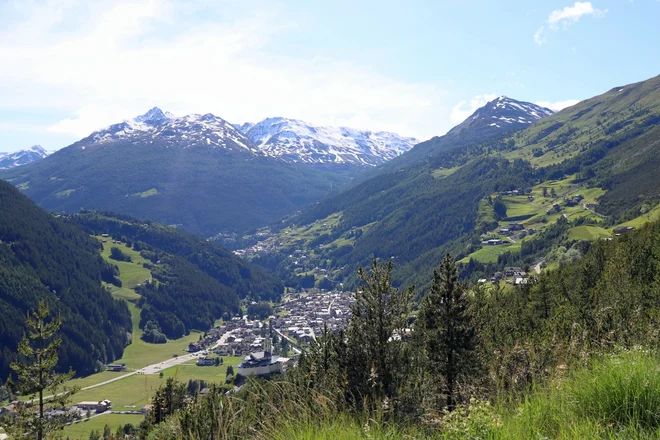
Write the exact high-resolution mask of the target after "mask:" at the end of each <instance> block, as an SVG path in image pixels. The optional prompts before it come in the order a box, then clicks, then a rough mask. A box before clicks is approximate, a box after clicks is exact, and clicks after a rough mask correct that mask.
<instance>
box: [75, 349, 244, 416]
mask: <svg viewBox="0 0 660 440" xmlns="http://www.w3.org/2000/svg"><path fill="white" fill-rule="evenodd" d="M222 360H223V365H220V366H217V367H215V366H209V367H198V366H197V365H194V364H183V365H178V366H176V367H171V368H168V369H166V370H164V371H163V377H162V378H161V377H160V375H159V374H134V375H132V376H128V377H126V378H124V379H121V380H118V381H115V382H111V383H109V384H106V385H102V386H99V387H96V388H92V389H90V390H85V391H79V392H78V393H76V394H75V395H74V396H73V398H72V401H71V403H76V402H81V401H87V400H103V399H108V400H110V401H112V409H113V411H129V410H135V409H137V410H139V409H140V408H142V407H143V406H144V405H146V404H147V403H148V402H149V399H150V398H151V396H152V395H153V393H154V392H155V391H156V390H157V389H158V387H160V386H161V385H162V384H164V383H165V381H166V380H167V378H168V377H174V378H176V379H177V380H178V381H181V382H188V380H190V379H201V380H205V381H207V382H215V383H224V381H225V377H226V375H227V367H228V366H229V365H232V366H234V367H235V366H237V365H238V364H239V363H240V362H241V360H242V357H234V356H229V357H224V358H222ZM100 374H107V373H100ZM113 374H115V375H121V374H122V373H113ZM94 376H99V375H94ZM92 377H93V376H92ZM102 380H107V379H105V378H104V379H102ZM100 381H101V380H97V381H96V382H95V383H98V382H100Z"/></svg>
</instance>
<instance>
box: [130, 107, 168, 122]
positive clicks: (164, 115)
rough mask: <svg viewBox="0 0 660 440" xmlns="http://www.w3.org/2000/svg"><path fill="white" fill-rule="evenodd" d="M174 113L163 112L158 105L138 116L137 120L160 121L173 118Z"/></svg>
mask: <svg viewBox="0 0 660 440" xmlns="http://www.w3.org/2000/svg"><path fill="white" fill-rule="evenodd" d="M172 117H173V115H172V113H170V112H163V111H162V110H161V109H159V108H158V107H154V108H152V109H151V110H149V111H148V112H146V113H145V114H143V115H140V116H137V117H136V118H135V119H134V120H135V122H160V121H165V120H167V119H172Z"/></svg>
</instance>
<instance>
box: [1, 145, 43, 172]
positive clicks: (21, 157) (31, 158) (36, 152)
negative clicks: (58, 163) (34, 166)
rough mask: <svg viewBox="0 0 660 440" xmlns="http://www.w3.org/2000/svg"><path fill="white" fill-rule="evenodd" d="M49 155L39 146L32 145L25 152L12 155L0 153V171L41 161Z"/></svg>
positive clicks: (20, 151)
mask: <svg viewBox="0 0 660 440" xmlns="http://www.w3.org/2000/svg"><path fill="white" fill-rule="evenodd" d="M49 154H51V153H50V152H49V151H46V150H44V149H43V148H42V147H41V145H34V146H32V147H30V148H27V149H25V150H19V151H14V152H13V153H0V170H5V169H8V168H15V167H19V166H22V165H27V164H29V163H31V162H35V161H37V160H41V159H43V158H44V157H47V156H48V155H49Z"/></svg>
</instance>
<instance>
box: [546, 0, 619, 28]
mask: <svg viewBox="0 0 660 440" xmlns="http://www.w3.org/2000/svg"><path fill="white" fill-rule="evenodd" d="M606 12H607V9H605V10H601V9H596V8H594V7H593V5H592V4H591V2H575V4H574V5H573V6H566V7H565V8H564V9H562V10H559V9H557V10H555V11H552V12H551V13H550V16H549V17H548V24H549V25H550V27H551V28H553V27H557V26H558V25H559V24H563V25H564V26H568V25H569V24H571V23H575V22H576V21H578V20H579V19H580V18H581V17H582V16H584V15H593V16H596V17H599V16H602V15H604V14H605V13H606Z"/></svg>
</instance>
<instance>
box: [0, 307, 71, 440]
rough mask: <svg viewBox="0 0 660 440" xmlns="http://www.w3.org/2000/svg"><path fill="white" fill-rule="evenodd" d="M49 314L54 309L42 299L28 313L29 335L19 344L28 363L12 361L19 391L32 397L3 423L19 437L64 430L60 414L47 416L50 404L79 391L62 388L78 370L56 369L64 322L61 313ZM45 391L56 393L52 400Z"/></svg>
mask: <svg viewBox="0 0 660 440" xmlns="http://www.w3.org/2000/svg"><path fill="white" fill-rule="evenodd" d="M49 317H50V310H49V309H48V307H47V306H46V303H45V302H44V301H43V300H42V301H41V302H39V307H38V309H37V311H36V312H32V313H29V314H28V316H27V319H26V325H27V327H28V334H27V335H25V334H24V335H23V339H21V341H20V343H19V344H18V352H19V354H20V355H21V357H22V359H24V362H14V363H12V364H11V368H12V370H14V373H15V374H16V377H17V379H18V382H17V388H18V390H19V391H21V392H22V393H23V395H25V396H30V397H31V398H32V399H31V400H30V401H29V402H27V403H24V404H21V405H17V408H16V409H17V415H16V417H5V418H4V419H2V423H0V426H2V427H3V428H4V429H5V431H7V432H8V433H10V435H12V436H13V437H15V438H21V437H24V436H26V437H28V438H36V439H38V440H42V439H43V438H44V435H46V434H48V433H50V432H53V431H56V430H59V429H62V427H63V426H64V423H63V420H62V419H61V418H59V417H47V416H46V415H45V411H46V409H47V408H46V406H47V405H48V406H49V407H64V405H65V404H66V402H67V401H68V400H69V398H70V396H71V395H72V394H73V393H74V392H75V391H76V389H64V390H62V389H61V387H62V386H63V384H64V383H65V382H66V381H68V380H69V379H71V378H72V377H73V374H74V373H73V371H69V372H68V373H66V374H59V373H56V372H55V367H56V365H57V361H58V359H59V357H58V354H57V350H58V349H59V347H60V345H61V344H62V339H61V338H60V337H57V336H56V334H57V332H58V330H59V329H60V327H61V325H62V319H61V317H60V316H59V315H58V316H57V317H56V318H52V319H49ZM45 391H48V392H50V393H51V394H52V395H53V397H52V398H51V399H50V401H49V402H48V403H47V402H46V399H45V397H44V392H45ZM35 396H36V397H35ZM35 400H36V401H37V403H38V408H37V411H34V410H33V408H32V405H31V403H33V402H34V401H35Z"/></svg>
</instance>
